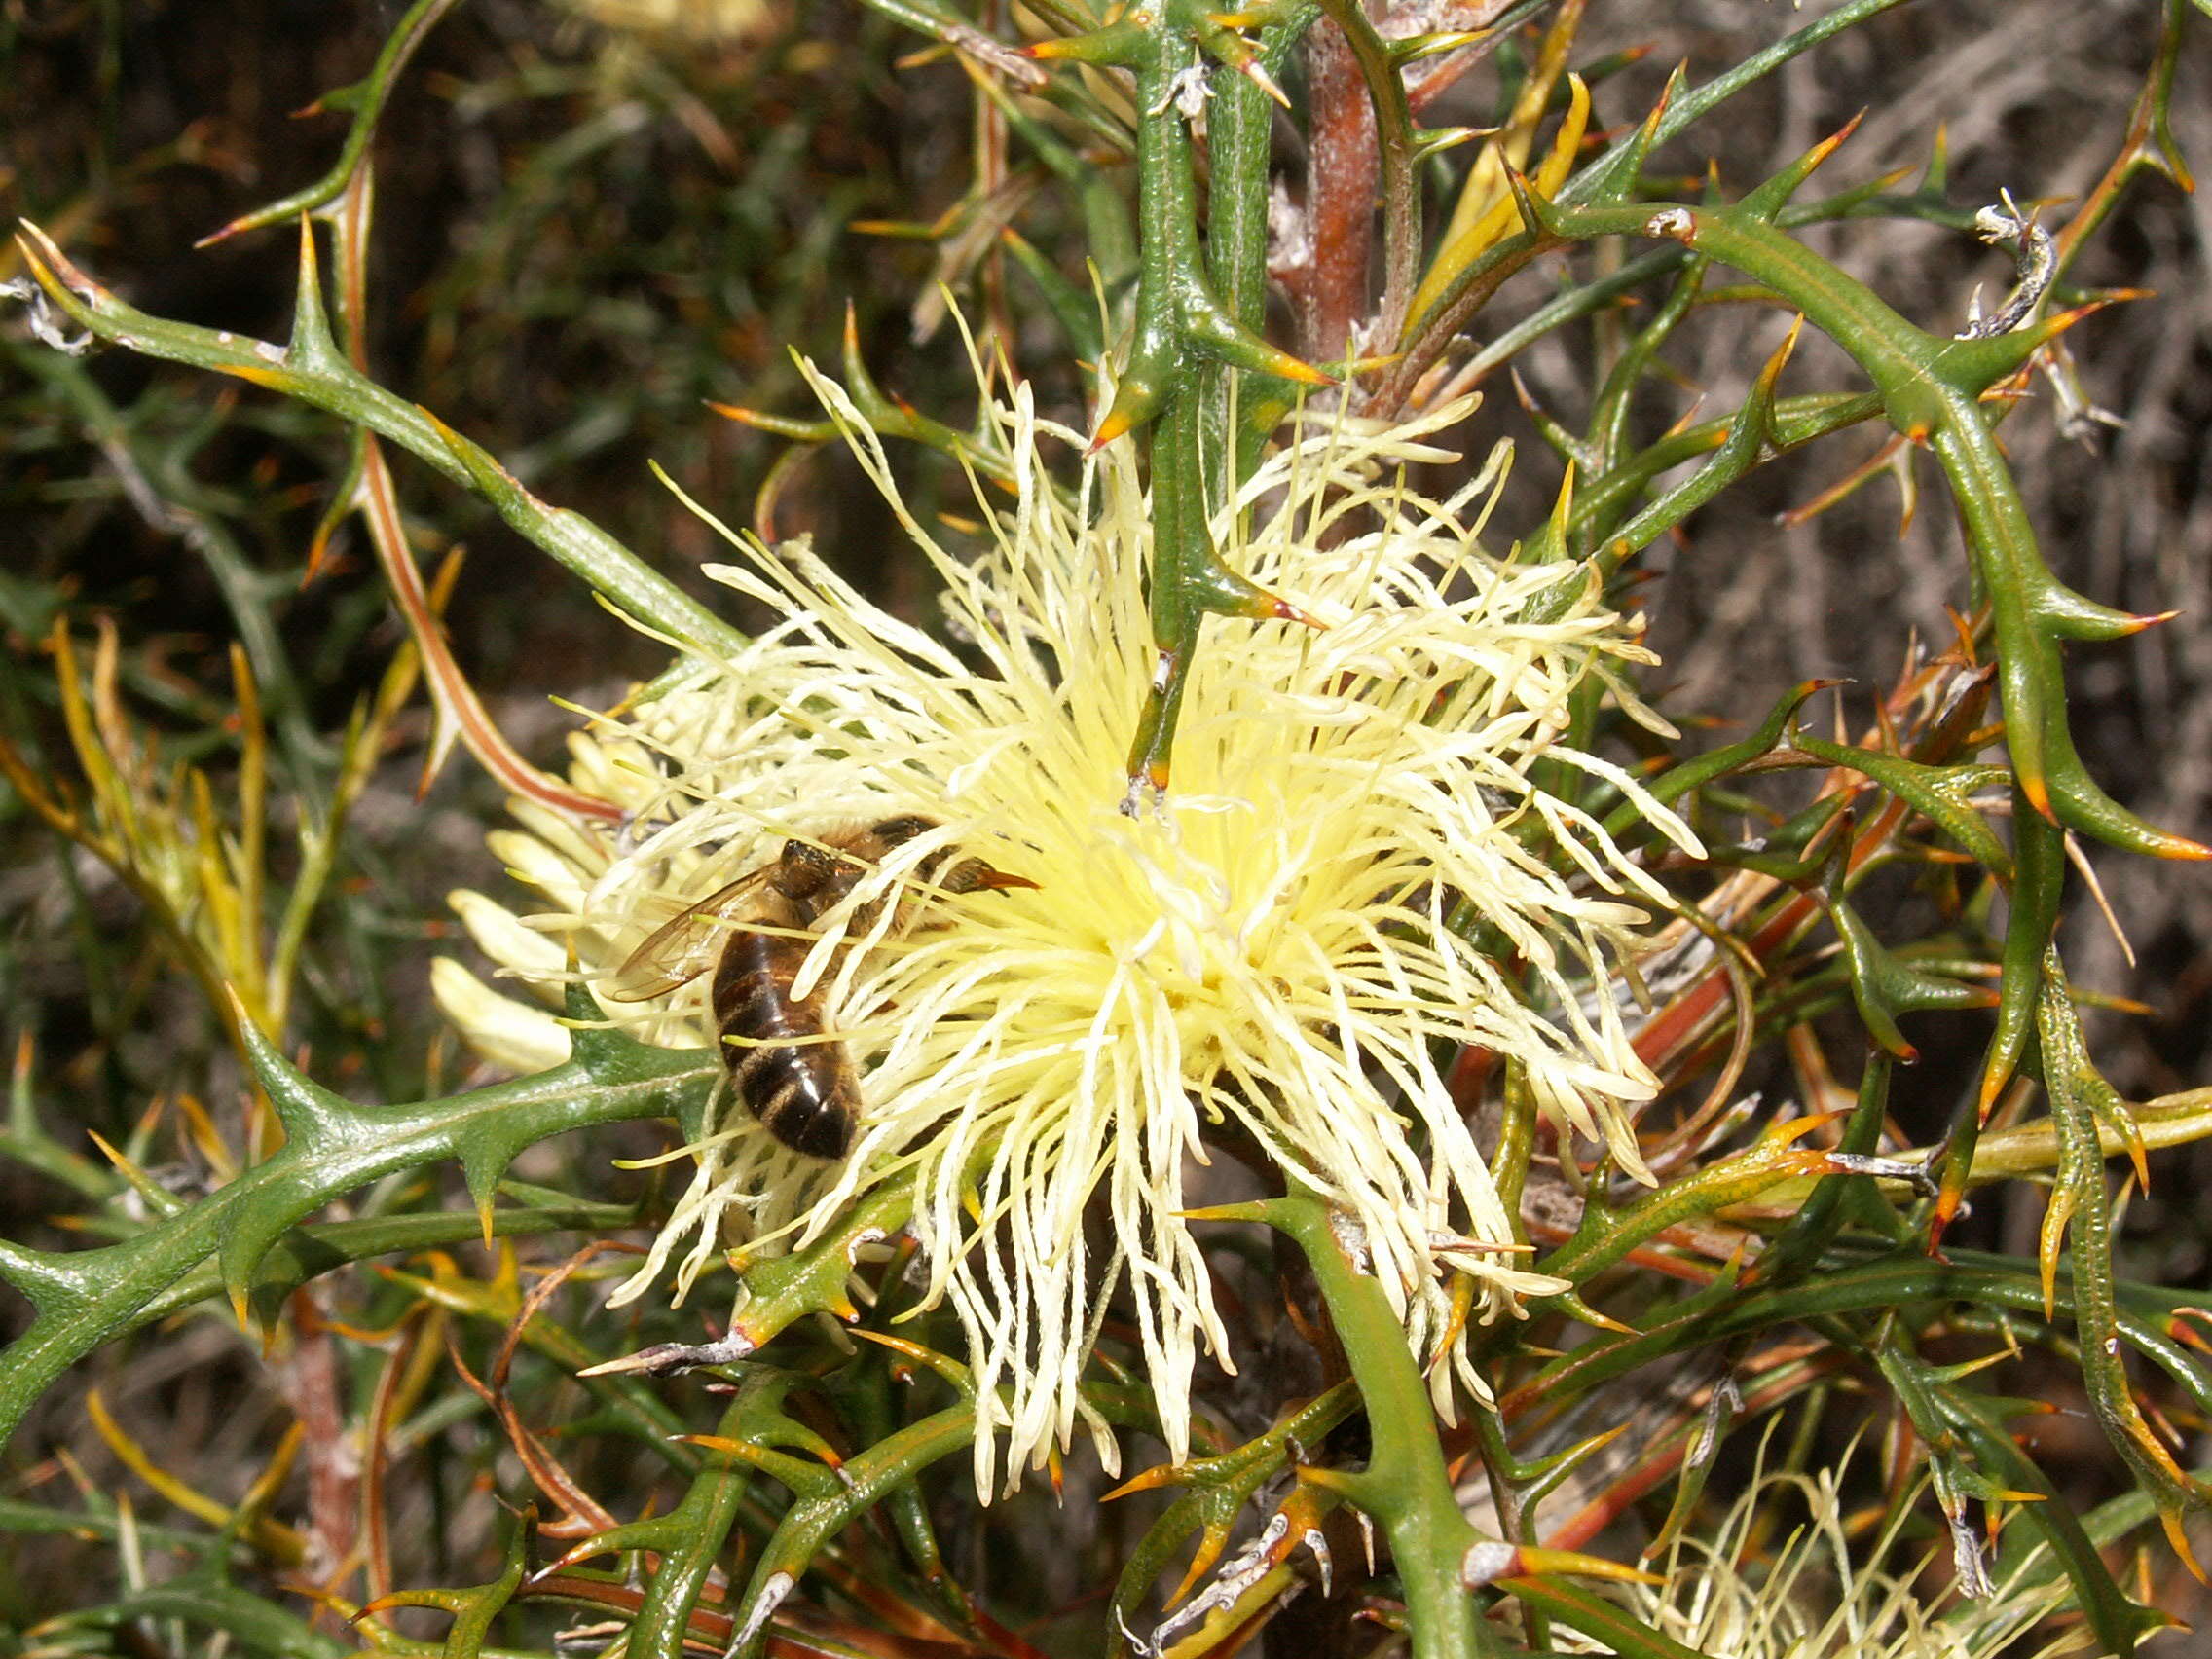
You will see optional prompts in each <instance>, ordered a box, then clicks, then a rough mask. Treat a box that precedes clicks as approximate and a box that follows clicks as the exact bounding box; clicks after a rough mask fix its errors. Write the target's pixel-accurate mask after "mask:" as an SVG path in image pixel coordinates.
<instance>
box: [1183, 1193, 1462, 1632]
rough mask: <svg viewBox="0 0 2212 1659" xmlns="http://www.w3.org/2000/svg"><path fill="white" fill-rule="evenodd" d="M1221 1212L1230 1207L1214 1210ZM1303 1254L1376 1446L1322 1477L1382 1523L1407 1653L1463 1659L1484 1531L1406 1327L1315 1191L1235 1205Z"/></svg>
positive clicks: (1335, 1217)
mask: <svg viewBox="0 0 2212 1659" xmlns="http://www.w3.org/2000/svg"><path fill="white" fill-rule="evenodd" d="M1217 1213H1224V1214H1226V1213H1228V1212H1217ZM1237 1213H1239V1214H1249V1215H1250V1216H1251V1218H1252V1219H1254V1220H1258V1221H1265V1222H1267V1223H1269V1224H1270V1225H1272V1226H1273V1227H1275V1228H1276V1229H1278V1230H1279V1231H1281V1232H1282V1233H1283V1234H1284V1235H1286V1236H1288V1237H1289V1238H1291V1239H1292V1240H1293V1241H1294V1242H1296V1243H1297V1245H1298V1246H1299V1248H1300V1249H1301V1250H1303V1251H1304V1252H1305V1253H1306V1259H1307V1261H1308V1262H1309V1263H1310V1264H1311V1266H1312V1269H1313V1279H1314V1282H1315V1284H1316V1285H1317V1286H1318V1288H1319V1290H1320V1293H1321V1299H1322V1300H1323V1301H1324V1302H1325V1303H1326V1304H1327V1305H1328V1309H1329V1318H1330V1320H1331V1322H1332V1323H1334V1324H1335V1326H1336V1330H1337V1336H1338V1338H1339V1340H1340V1342H1341V1343H1342V1345H1343V1347H1344V1352H1345V1359H1346V1363H1347V1364H1349V1365H1350V1367H1351V1375H1352V1382H1353V1383H1355V1384H1356V1385H1357V1387H1358V1389H1359V1394H1360V1398H1361V1400H1362V1401H1363V1402H1365V1404H1366V1407H1367V1423H1368V1432H1369V1435H1370V1438H1371V1442H1372V1445H1373V1452H1372V1454H1371V1456H1370V1457H1369V1460H1368V1466H1367V1469H1366V1471H1365V1472H1364V1473H1362V1474H1358V1475H1338V1476H1335V1477H1333V1479H1332V1480H1331V1482H1330V1483H1329V1484H1331V1485H1333V1486H1336V1487H1338V1488H1339V1490H1341V1491H1343V1492H1344V1493H1345V1495H1346V1497H1348V1498H1349V1499H1350V1500H1351V1501H1352V1502H1353V1503H1355V1504H1357V1505H1358V1506H1359V1507H1360V1508H1361V1509H1363V1510H1365V1511H1366V1512H1367V1513H1368V1514H1370V1515H1372V1516H1373V1517H1374V1518H1375V1519H1376V1520H1377V1521H1379V1522H1381V1523H1382V1525H1383V1533H1384V1535H1385V1536H1386V1537H1388V1539H1389V1540H1390V1554H1391V1557H1392V1559H1393V1560H1394V1561H1395V1562H1396V1564H1397V1568H1398V1578H1399V1582H1400V1583H1401V1585H1402V1586H1403V1587H1404V1590H1405V1597H1406V1614H1407V1618H1408V1621H1409V1623H1410V1625H1411V1627H1412V1629H1411V1634H1412V1638H1413V1653H1414V1659H1467V1656H1468V1655H1471V1654H1477V1653H1482V1652H1485V1651H1487V1650H1489V1648H1490V1646H1491V1642H1490V1640H1489V1635H1488V1632H1487V1630H1486V1629H1485V1627H1484V1626H1483V1625H1482V1622H1481V1621H1480V1620H1479V1619H1478V1618H1477V1617H1476V1609H1475V1600H1474V1597H1473V1596H1472V1595H1470V1594H1469V1593H1468V1591H1467V1589H1466V1587H1465V1585H1464V1584H1463V1583H1462V1581H1461V1577H1460V1572H1461V1566H1462V1563H1463V1562H1464V1561H1465V1558H1466V1554H1467V1551H1468V1549H1469V1548H1470V1547H1471V1546H1473V1545H1475V1544H1477V1543H1479V1542H1480V1541H1481V1534H1480V1533H1478V1532H1477V1531H1476V1530H1475V1529H1474V1526H1473V1525H1472V1524H1471V1523H1470V1522H1469V1521H1468V1520H1467V1518H1466V1516H1465V1515H1464V1514H1463V1513H1461V1511H1460V1508H1459V1501H1458V1498H1457V1497H1456V1495H1455V1494H1454V1493H1453V1490H1452V1479H1451V1475H1450V1473H1449V1472H1448V1471H1447V1469H1446V1467H1445V1462H1444V1449H1443V1447H1442V1446H1441V1445H1439V1444H1438V1442H1437V1438H1436V1416H1435V1413H1434V1411H1433V1410H1432V1409H1431V1407H1430V1405H1429V1397H1428V1385H1427V1384H1426V1383H1424V1382H1423V1381H1422V1379H1421V1373H1420V1367H1419V1365H1418V1364H1417V1363H1416V1362H1415V1360H1414V1356H1413V1354H1412V1353H1411V1352H1410V1351H1409V1350H1408V1349H1407V1347H1406V1331H1405V1324H1404V1322H1403V1321H1402V1320H1401V1319H1400V1318H1399V1316H1398V1314H1397V1311H1396V1310H1395V1309H1392V1308H1391V1306H1390V1301H1389V1298H1388V1297H1386V1296H1384V1295H1383V1287H1382V1285H1381V1284H1379V1283H1378V1282H1377V1281H1376V1279H1375V1277H1374V1275H1373V1274H1372V1273H1369V1272H1363V1271H1362V1270H1361V1269H1360V1268H1358V1267H1356V1266H1355V1265H1354V1264H1353V1262H1352V1260H1351V1258H1350V1256H1349V1255H1347V1254H1346V1243H1345V1240H1344V1239H1343V1238H1341V1237H1340V1236H1339V1233H1338V1228H1339V1225H1340V1222H1339V1218H1338V1217H1337V1216H1336V1214H1335V1213H1334V1212H1332V1211H1331V1210H1330V1209H1329V1207H1328V1206H1327V1205H1326V1204H1324V1203H1322V1202H1321V1201H1320V1200H1319V1199H1317V1198H1273V1199H1270V1200H1268V1201H1267V1202H1264V1203H1257V1204H1250V1205H1240V1206H1237Z"/></svg>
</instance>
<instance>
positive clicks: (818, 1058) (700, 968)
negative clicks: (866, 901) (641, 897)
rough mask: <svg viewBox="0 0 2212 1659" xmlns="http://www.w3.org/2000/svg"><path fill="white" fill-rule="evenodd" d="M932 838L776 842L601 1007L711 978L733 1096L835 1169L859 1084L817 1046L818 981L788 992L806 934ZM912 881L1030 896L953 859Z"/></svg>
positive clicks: (664, 930) (859, 835)
mask: <svg viewBox="0 0 2212 1659" xmlns="http://www.w3.org/2000/svg"><path fill="white" fill-rule="evenodd" d="M936 828H937V822H936V820H934V819H930V818H923V817H920V816H919V815H916V814H907V815H904V816H902V817H898V818H885V819H880V820H878V821H877V822H875V823H873V824H868V825H864V826H861V827H859V828H855V829H848V830H840V831H837V832H835V833H832V834H829V835H825V836H823V837H821V838H820V840H819V841H802V840H797V839H795V838H794V839H793V840H789V841H786V842H785V843H784V850H783V851H782V852H781V853H780V854H778V855H777V856H776V857H775V858H774V859H771V860H770V861H769V862H768V863H766V864H764V865H762V866H759V867H758V868H756V869H753V870H749V871H748V872H747V873H745V874H744V875H741V876H739V877H738V878H737V879H736V880H735V881H733V882H731V883H730V884H729V885H728V886H726V887H723V888H721V889H719V891H717V892H714V893H710V894H708V895H707V897H706V898H704V899H702V900H700V901H699V902H698V903H695V904H691V905H689V906H687V907H686V908H684V909H683V910H682V912H680V913H679V914H678V915H677V916H675V917H674V918H673V919H672V920H670V921H669V922H667V923H665V924H664V925H663V926H661V927H660V928H658V929H656V930H655V931H654V933H653V934H652V936H651V937H650V938H648V939H647V940H645V943H643V944H641V945H639V946H638V948H637V949H635V950H633V951H632V952H631V953H630V954H629V956H628V957H627V958H625V959H624V961H623V963H622V965H621V967H619V968H617V969H616V970H615V971H614V977H613V979H612V981H611V982H610V983H609V985H608V990H607V995H608V998H609V999H610V1000H611V1001H614V1002H646V1001H649V1000H650V999H651V998H654V997H658V996H665V995H666V994H667V993H668V992H670V991H673V990H675V989H677V988H678V987H679V986H681V985H686V984H688V983H690V982H691V981H692V980H693V979H695V978H697V977H699V976H700V975H701V974H704V973H705V972H706V971H707V970H708V968H709V967H712V968H713V969H714V971H715V979H714V987H713V990H712V992H711V994H710V996H709V999H708V1000H709V1005H710V1006H711V1007H712V1008H713V1010H714V1017H715V1029H716V1031H717V1032H718V1033H719V1035H720V1036H721V1037H722V1039H723V1043H722V1046H721V1051H722V1058H723V1061H724V1063H725V1064H726V1065H727V1066H728V1067H729V1074H730V1080H731V1082H733V1083H734V1084H735V1085H736V1086H737V1091H738V1094H739V1096H740V1097H741V1098H742V1099H743V1100H744V1102H745V1104H746V1106H747V1107H748V1108H749V1109H750V1110H751V1111H752V1113H753V1115H754V1116H755V1117H756V1118H758V1119H759V1120H760V1124H761V1126H762V1127H763V1128H765V1129H766V1130H767V1131H768V1132H769V1133H770V1134H772V1135H774V1136H775V1137H776V1138H777V1139H778V1140H780V1141H782V1142H783V1143H784V1145H786V1146H788V1147H790V1148H791V1149H792V1150H793V1152H802V1153H805V1154H806V1155H807V1156H808V1157H810V1158H829V1159H835V1158H842V1157H844V1156H845V1153H846V1152H847V1151H848V1150H849V1149H850V1148H851V1146H852V1144H853V1130H854V1128H855V1126H856V1125H857V1124H859V1122H860V1114H861V1088H860V1078H859V1076H858V1074H857V1073H856V1072H855V1071H854V1069H853V1062H852V1056H851V1055H849V1054H848V1053H847V1052H846V1051H845V1045H844V1044H843V1043H841V1042H839V1041H837V1040H836V1039H835V1038H833V1037H830V1036H829V1035H828V1034H827V1031H826V1029H825V1021H824V1017H823V1009H822V995H823V993H822V982H821V980H819V979H818V980H817V981H816V984H815V988H814V989H813V990H812V991H810V992H809V993H808V994H807V995H805V996H803V997H800V996H793V994H792V984H793V980H795V979H796V978H797V977H798V973H799V970H800V968H801V967H802V966H803V965H804V964H805V962H806V958H807V955H808V953H809V952H810V951H812V950H813V948H814V940H813V939H812V938H810V937H809V932H810V930H811V929H812V928H813V927H814V925H815V924H816V923H817V922H819V921H820V920H821V919H822V918H823V917H824V916H826V915H828V914H829V913H830V911H831V910H832V909H834V908H836V906H837V905H839V904H841V903H844V901H845V900H846V899H847V898H849V897H850V896H851V894H852V891H853V889H854V888H855V887H856V886H858V885H859V883H860V881H861V878H862V877H863V876H865V875H866V873H867V872H868V871H869V870H870V869H871V868H873V867H874V866H876V865H877V864H878V863H880V862H881V861H882V860H883V859H884V858H886V857H888V856H889V855H890V854H891V853H893V852H895V851H897V850H898V849H899V848H900V847H902V846H903V845H904V844H905V843H906V842H908V841H911V840H912V839H913V838H914V837H915V836H917V835H920V834H923V833H925V832H927V831H928V830H934V829H936ZM914 875H915V879H916V880H917V881H918V882H920V883H922V884H925V885H926V886H927V887H929V888H930V889H931V890H933V891H934V892H936V893H939V894H958V893H979V892H985V891H990V890H994V889H1003V888H1009V887H1035V886H1036V885H1037V884H1036V883H1035V882H1033V881H1030V880H1027V879H1025V878H1024V877H1021V876H1018V875H1008V874H1007V873H1006V872H1005V871H1004V870H998V869H993V868H992V867H991V866H989V865H987V864H985V863H984V862H983V861H982V860H981V859H977V858H962V857H961V856H960V853H959V849H958V848H956V847H947V848H945V849H943V850H942V851H941V852H938V853H934V854H932V855H931V856H930V857H928V858H926V859H924V860H922V861H921V863H920V864H919V865H918V866H915V871H914ZM874 914H875V911H874V907H873V906H870V907H867V908H865V909H863V910H861V911H860V912H858V913H856V914H855V915H854V917H853V919H852V923H851V928H852V931H853V932H854V933H856V934H858V933H862V932H865V931H866V929H867V928H868V927H869V926H870V925H871V923H872V921H873V919H874ZM825 977H827V976H825ZM732 1039H734V1041H732Z"/></svg>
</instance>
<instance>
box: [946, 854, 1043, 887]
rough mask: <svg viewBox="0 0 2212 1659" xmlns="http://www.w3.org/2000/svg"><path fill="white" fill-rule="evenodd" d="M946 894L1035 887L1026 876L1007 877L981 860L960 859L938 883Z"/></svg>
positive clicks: (1007, 875) (1002, 871)
mask: <svg viewBox="0 0 2212 1659" xmlns="http://www.w3.org/2000/svg"><path fill="white" fill-rule="evenodd" d="M938 885H939V886H940V887H941V888H943V889H944V890H945V892H947V893H1001V892H1004V891H1005V890H1006V889H1008V888H1010V887H1035V886H1036V885H1037V884H1036V883H1035V882H1034V881H1031V880H1030V879H1029V878H1028V877H1027V876H1026V875H1009V874H1008V873H1007V872H1006V871H1005V870H1003V869H993V868H992V867H991V866H989V865H987V864H985V863H984V862H983V861H982V860H981V859H962V860H961V861H960V862H959V863H958V864H956V865H954V866H952V867H951V868H950V869H949V870H947V871H945V873H944V876H943V878H942V879H941V880H940V881H939V882H938Z"/></svg>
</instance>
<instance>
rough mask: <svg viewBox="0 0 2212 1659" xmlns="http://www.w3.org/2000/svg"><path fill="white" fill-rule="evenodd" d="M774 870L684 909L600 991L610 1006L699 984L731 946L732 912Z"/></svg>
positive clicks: (767, 867) (766, 868)
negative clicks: (726, 948)
mask: <svg viewBox="0 0 2212 1659" xmlns="http://www.w3.org/2000/svg"><path fill="white" fill-rule="evenodd" d="M774 868H775V866H773V865H763V866H760V867H759V868H758V869H756V870H754V871H752V872H751V873H750V874H746V875H741V876H739V877H738V878H737V879H736V880H735V881H733V882H731V883H730V884H729V885H728V886H727V887H723V888H719V889H718V890H716V891H715V892H713V893H710V894H708V895H707V896H706V897H705V898H704V899H702V900H700V901H699V902H698V903H695V904H687V905H685V906H684V907H683V908H682V909H681V910H679V911H678V912H677V913H676V914H675V915H674V916H672V917H670V918H669V920H667V921H666V922H663V923H662V924H661V925H660V926H659V927H657V928H655V929H654V930H653V932H652V935H651V937H649V938H648V939H647V940H645V943H643V944H641V945H639V946H638V948H637V949H635V950H633V951H631V952H630V954H629V955H628V956H626V957H624V958H623V959H622V966H621V967H619V968H617V969H615V970H614V975H613V977H611V978H609V979H608V980H607V981H606V982H605V983H604V984H602V985H601V986H600V992H601V994H602V995H603V996H605V997H606V998H607V999H608V1001H609V1002H625V1003H629V1002H650V1001H651V1000H652V999H653V998H654V997H660V996H666V995H667V994H668V993H669V992H670V991H673V990H675V989H677V988H678V987H679V986H681V985H687V984H689V983H690V982H691V981H692V980H693V979H696V978H697V977H699V976H700V975H702V974H704V973H705V972H706V971H707V970H708V969H710V968H712V967H713V966H714V965H715V962H716V960H717V959H718V958H719V957H720V955H721V953H722V946H723V945H724V944H726V943H728V942H729V933H730V927H729V924H730V918H731V915H732V912H734V911H736V910H737V909H738V908H740V907H741V906H742V905H743V904H744V903H745V902H746V901H747V899H748V898H749V896H750V895H751V894H752V892H753V890H754V889H755V888H756V887H757V886H759V885H760V883H761V882H762V881H764V880H766V879H767V877H768V874H769V872H770V871H771V870H773V869H774Z"/></svg>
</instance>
